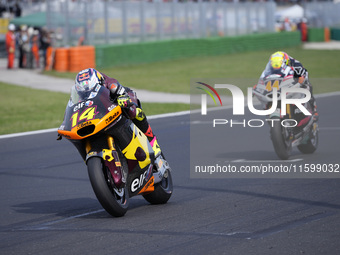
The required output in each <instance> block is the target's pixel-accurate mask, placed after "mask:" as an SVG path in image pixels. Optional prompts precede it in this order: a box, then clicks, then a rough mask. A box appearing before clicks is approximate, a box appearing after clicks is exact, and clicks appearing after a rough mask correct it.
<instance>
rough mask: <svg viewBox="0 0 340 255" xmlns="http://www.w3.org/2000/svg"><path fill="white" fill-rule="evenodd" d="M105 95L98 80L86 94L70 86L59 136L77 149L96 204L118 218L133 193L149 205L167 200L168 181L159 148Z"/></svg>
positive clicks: (168, 177) (169, 185) (169, 180)
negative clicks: (152, 144)
mask: <svg viewBox="0 0 340 255" xmlns="http://www.w3.org/2000/svg"><path fill="white" fill-rule="evenodd" d="M109 94H110V91H109V90H108V89H107V88H105V87H104V86H101V85H97V86H95V87H94V88H93V89H92V90H91V91H88V92H86V93H85V92H80V91H77V89H76V87H75V86H73V87H72V89H71V97H70V100H69V102H68V104H67V107H66V110H65V115H64V121H63V123H62V125H61V126H60V127H59V128H58V139H61V138H62V137H65V138H67V139H68V140H69V141H71V143H72V144H73V145H74V146H75V147H76V148H77V149H78V151H79V153H80V155H81V156H82V158H83V160H84V161H85V163H86V165H87V170H88V175H89V179H90V181H91V185H92V188H93V191H94V193H95V195H96V197H97V199H98V200H99V202H100V204H101V205H102V207H103V208H104V209H105V210H106V211H107V212H108V213H109V214H111V215H112V216H116V217H120V216H123V215H125V213H126V212H127V209H128V206H129V199H130V198H131V197H133V196H136V195H142V196H143V197H144V198H145V200H147V201H148V202H149V203H151V204H163V203H166V202H167V201H168V200H169V199H170V197H171V195H172V191H173V184H172V176H171V168H170V166H169V164H168V162H167V161H166V159H165V157H164V155H163V152H162V153H161V154H160V155H159V156H158V157H157V158H155V153H154V151H153V149H152V147H151V145H150V143H149V141H148V139H147V137H146V136H145V134H144V133H143V132H142V131H140V130H139V129H138V127H137V126H136V125H134V124H133V122H132V121H131V120H130V119H129V118H128V117H127V115H126V114H125V113H124V110H123V109H122V108H121V107H120V106H119V105H118V104H117V103H115V102H113V101H111V100H110V97H109Z"/></svg>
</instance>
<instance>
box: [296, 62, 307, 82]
mask: <svg viewBox="0 0 340 255" xmlns="http://www.w3.org/2000/svg"><path fill="white" fill-rule="evenodd" d="M306 77H307V69H305V68H303V67H302V66H297V67H294V78H295V79H296V80H297V81H298V82H299V83H301V84H303V83H304V81H305V79H306Z"/></svg>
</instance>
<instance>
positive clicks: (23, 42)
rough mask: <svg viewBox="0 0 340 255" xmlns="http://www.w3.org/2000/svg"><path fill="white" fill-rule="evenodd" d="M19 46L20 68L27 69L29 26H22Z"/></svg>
mask: <svg viewBox="0 0 340 255" xmlns="http://www.w3.org/2000/svg"><path fill="white" fill-rule="evenodd" d="M18 45H19V68H25V66H26V61H27V59H26V56H27V52H28V51H29V50H30V49H29V47H30V46H29V38H28V33H27V26H26V25H23V26H21V30H20V34H19V38H18Z"/></svg>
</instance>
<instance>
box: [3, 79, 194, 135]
mask: <svg viewBox="0 0 340 255" xmlns="http://www.w3.org/2000/svg"><path fill="white" fill-rule="evenodd" d="M0 91H1V94H0V107H1V109H2V113H3V114H1V115H0V123H1V125H0V134H10V133H17V132H25V131H32V130H39V129H47V128H56V127H59V126H60V124H61V123H62V121H63V118H64V111H65V108H66V104H67V102H68V99H69V97H70V96H69V95H68V94H65V93H56V92H49V91H44V90H36V89H30V88H24V87H19V86H14V85H10V84H5V83H1V82H0ZM143 109H144V111H145V112H146V114H147V115H148V116H149V115H155V114H162V113H168V112H176V111H184V110H189V106H188V105H187V104H158V103H143Z"/></svg>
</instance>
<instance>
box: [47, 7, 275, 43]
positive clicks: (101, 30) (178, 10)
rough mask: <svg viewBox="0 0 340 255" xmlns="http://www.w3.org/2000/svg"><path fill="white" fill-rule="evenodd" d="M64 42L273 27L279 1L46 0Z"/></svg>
mask: <svg viewBox="0 0 340 255" xmlns="http://www.w3.org/2000/svg"><path fill="white" fill-rule="evenodd" d="M46 4H47V5H46V24H47V27H48V28H49V29H50V30H53V31H54V32H55V33H56V34H58V35H61V36H60V37H59V41H57V42H56V44H57V45H60V46H66V45H69V46H72V45H76V44H77V43H78V41H79V39H80V38H84V43H85V44H91V45H100V44H127V43H136V42H147V41H160V40H173V39H189V38H207V37H214V36H235V35H244V34H252V33H266V32H273V31H274V29H275V28H274V24H275V20H274V16H275V9H276V4H275V3H274V2H256V3H255V2H242V3H239V2H222V1H211V2H209V1H202V0H199V1H197V2H193V1H187V2H177V1H172V2H163V1H152V2H147V1H136V2H135V1H99V0H93V1H59V0H58V1H55V0H50V1H46Z"/></svg>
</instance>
